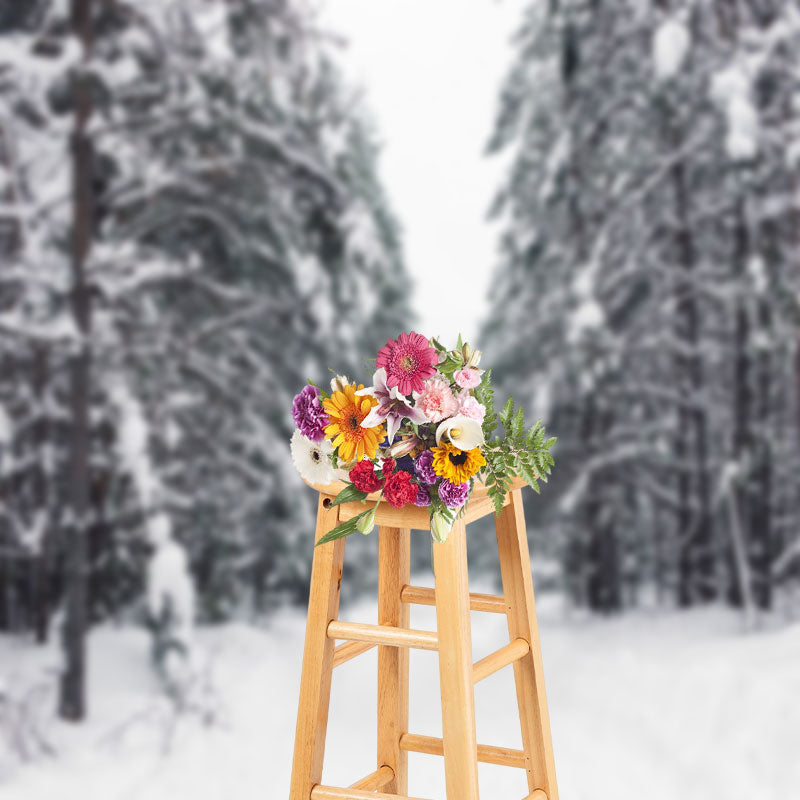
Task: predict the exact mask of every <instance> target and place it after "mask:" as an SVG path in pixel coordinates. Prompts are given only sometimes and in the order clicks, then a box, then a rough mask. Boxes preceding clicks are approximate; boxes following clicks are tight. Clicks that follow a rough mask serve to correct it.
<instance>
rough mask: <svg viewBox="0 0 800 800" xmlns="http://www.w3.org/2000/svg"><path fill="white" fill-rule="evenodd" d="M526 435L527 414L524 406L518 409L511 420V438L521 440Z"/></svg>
mask: <svg viewBox="0 0 800 800" xmlns="http://www.w3.org/2000/svg"><path fill="white" fill-rule="evenodd" d="M524 435H525V412H524V411H523V410H522V406H520V407H519V408H518V409H517V413H516V414H514V416H513V418H512V420H511V436H512V437H513V438H514V439H521V438H522V437H523V436H524Z"/></svg>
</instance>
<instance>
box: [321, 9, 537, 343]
mask: <svg viewBox="0 0 800 800" xmlns="http://www.w3.org/2000/svg"><path fill="white" fill-rule="evenodd" d="M523 8H524V0H322V9H321V11H322V20H323V22H324V23H325V25H326V27H329V28H331V29H333V30H335V31H337V32H339V33H341V34H342V35H343V36H344V37H345V38H346V40H347V42H348V44H347V46H346V47H345V48H343V49H342V52H341V53H340V63H342V64H343V66H344V68H345V71H346V73H347V74H348V76H349V77H350V79H351V81H354V82H355V83H356V84H357V85H359V86H361V87H363V89H364V92H365V95H366V98H365V102H366V104H367V107H368V108H369V109H370V110H371V112H372V114H373V116H374V118H375V120H376V123H377V126H378V129H379V133H380V136H381V138H382V140H383V143H384V150H383V156H382V160H381V175H382V178H383V180H384V183H385V186H386V189H387V192H388V195H389V198H390V201H391V203H392V205H393V207H394V210H395V212H396V214H397V216H398V217H399V218H400V221H401V224H402V225H403V229H404V244H405V253H406V259H407V262H408V266H409V270H410V271H411V274H412V275H413V277H414V281H415V286H414V294H413V307H414V308H415V310H416V314H417V319H418V320H419V323H418V325H417V328H418V330H419V332H420V333H424V334H426V335H428V336H441V337H443V344H445V345H447V344H448V343H450V342H451V341H452V343H453V344H455V340H456V337H457V335H458V333H459V331H460V332H461V333H463V334H464V336H465V338H466V339H468V340H469V341H471V342H473V343H474V344H476V345H478V346H480V343H479V342H477V341H476V340H475V337H476V335H477V331H478V327H479V325H480V322H481V319H482V318H483V316H484V314H485V313H486V297H487V291H488V288H489V280H490V278H491V275H492V272H493V266H494V264H495V260H496V259H495V253H496V242H497V238H496V233H495V230H494V229H493V228H492V227H491V226H490V225H489V224H488V223H487V221H486V212H487V209H488V208H489V204H490V203H491V200H492V198H493V197H494V192H495V190H496V188H497V186H498V184H499V181H500V176H501V174H502V160H501V159H499V158H493V159H487V158H485V157H484V156H483V152H484V149H485V145H486V142H487V141H488V138H489V135H490V133H491V131H492V127H493V123H494V117H495V110H496V108H497V98H498V94H499V88H500V83H501V81H502V79H503V77H504V76H505V74H506V71H507V70H508V68H509V66H510V63H511V55H512V51H511V46H510V42H509V40H510V37H511V34H512V33H513V31H514V30H515V29H516V27H517V26H518V24H519V23H520V21H521V12H522V9H523Z"/></svg>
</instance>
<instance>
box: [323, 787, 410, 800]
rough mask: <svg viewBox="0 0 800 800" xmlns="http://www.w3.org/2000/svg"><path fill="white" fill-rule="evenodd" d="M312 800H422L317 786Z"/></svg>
mask: <svg viewBox="0 0 800 800" xmlns="http://www.w3.org/2000/svg"><path fill="white" fill-rule="evenodd" d="M311 800H421V798H419V797H406V795H404V794H403V795H400V794H384V793H383V792H365V791H361V790H360V789H339V788H337V787H336V786H322V785H321V784H319V783H318V784H317V785H316V786H315V787H314V788H313V789H312V790H311Z"/></svg>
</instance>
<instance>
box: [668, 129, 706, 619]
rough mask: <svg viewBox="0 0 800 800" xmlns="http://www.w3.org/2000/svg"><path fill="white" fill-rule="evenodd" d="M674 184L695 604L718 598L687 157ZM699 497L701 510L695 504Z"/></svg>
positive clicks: (686, 564)
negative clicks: (702, 405)
mask: <svg viewBox="0 0 800 800" xmlns="http://www.w3.org/2000/svg"><path fill="white" fill-rule="evenodd" d="M672 145H673V148H674V149H675V150H677V149H679V148H680V146H681V137H680V136H679V135H674V136H673V141H672ZM672 185H673V196H674V203H675V216H676V219H677V222H678V231H677V234H676V241H675V245H676V247H675V254H676V258H677V261H678V264H677V265H676V269H677V270H679V272H678V274H677V275H676V281H675V293H676V298H675V299H676V303H675V305H676V320H675V335H676V339H677V340H678V347H679V349H678V351H677V352H676V355H675V367H676V371H677V376H678V386H679V387H680V389H681V391H683V392H684V395H685V397H686V398H687V400H690V401H691V402H686V403H682V404H681V406H680V408H679V411H678V429H677V431H676V440H675V456H676V462H677V469H678V510H677V518H676V523H677V535H678V541H679V542H680V545H679V555H678V602H679V604H680V605H681V606H683V607H686V606H689V605H692V604H693V603H695V602H697V601H699V600H711V599H712V598H713V597H714V588H713V586H712V579H713V571H714V557H713V553H712V549H711V548H712V530H711V514H710V499H711V498H710V486H709V475H708V453H707V448H708V431H707V421H706V410H705V408H704V407H701V406H700V403H701V402H702V397H703V391H704V387H705V376H704V372H703V362H702V359H701V356H700V321H699V310H698V307H697V292H696V289H695V287H694V286H693V285H692V281H693V279H694V272H695V271H696V261H697V256H696V252H695V243H694V237H693V235H692V230H691V222H690V220H691V214H690V211H689V194H688V190H687V182H686V174H685V167H684V164H683V163H682V162H681V161H678V162H676V164H675V166H674V167H673V168H672ZM695 501H696V509H695V508H694V506H695Z"/></svg>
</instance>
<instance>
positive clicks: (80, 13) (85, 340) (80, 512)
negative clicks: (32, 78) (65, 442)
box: [59, 0, 93, 721]
mask: <svg viewBox="0 0 800 800" xmlns="http://www.w3.org/2000/svg"><path fill="white" fill-rule="evenodd" d="M92 6H93V2H92V0H72V25H73V30H74V33H75V36H76V37H77V38H78V39H79V41H80V42H81V45H82V47H83V54H84V59H85V60H88V58H89V55H90V53H91V47H92V27H93V26H92V12H93V8H92ZM74 102H75V130H74V134H73V138H72V169H73V177H72V181H73V195H72V200H73V231H72V313H73V316H74V319H75V323H76V327H77V329H78V331H79V332H80V334H81V341H80V343H79V346H78V347H77V348H76V352H75V354H74V355H73V356H72V359H71V364H70V368H71V369H70V378H71V391H70V413H71V419H72V425H71V441H70V474H69V498H70V505H71V509H72V520H71V526H72V528H71V530H70V531H69V538H68V544H67V558H66V564H65V572H66V596H65V602H66V608H65V611H66V614H65V620H64V630H63V646H64V658H65V666H64V672H63V674H62V678H61V687H60V688H61V691H60V697H59V713H60V715H61V717H63V718H64V719H67V720H73V721H77V720H81V719H83V718H84V717H85V715H86V616H87V615H86V585H87V572H88V563H87V543H86V528H87V517H88V514H87V512H88V499H89V388H90V387H89V381H90V353H89V333H90V329H91V317H90V295H89V287H88V286H87V282H86V271H85V268H86V260H87V256H88V254H89V248H90V241H91V235H92V162H93V152H92V143H91V139H90V137H89V134H88V131H87V127H88V121H89V117H90V115H91V112H92V98H91V88H90V85H89V83H88V81H87V79H86V77H85V76H83V75H79V76H78V77H77V79H76V80H75V86H74Z"/></svg>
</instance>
